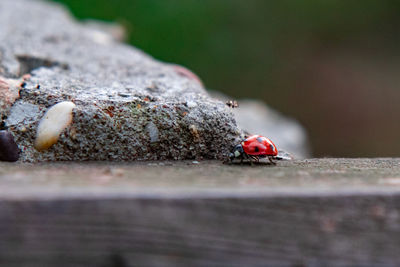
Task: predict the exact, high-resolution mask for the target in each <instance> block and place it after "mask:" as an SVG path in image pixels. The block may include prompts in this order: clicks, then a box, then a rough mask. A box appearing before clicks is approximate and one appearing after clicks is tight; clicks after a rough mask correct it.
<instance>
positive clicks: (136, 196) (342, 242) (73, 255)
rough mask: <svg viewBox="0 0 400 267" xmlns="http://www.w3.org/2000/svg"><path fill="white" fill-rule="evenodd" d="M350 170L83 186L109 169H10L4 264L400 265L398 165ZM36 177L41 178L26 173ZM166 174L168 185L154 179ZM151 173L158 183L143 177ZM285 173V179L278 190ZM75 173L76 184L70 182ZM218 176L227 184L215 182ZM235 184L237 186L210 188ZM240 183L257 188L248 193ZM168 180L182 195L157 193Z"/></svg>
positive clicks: (2, 179) (183, 167)
mask: <svg viewBox="0 0 400 267" xmlns="http://www.w3.org/2000/svg"><path fill="white" fill-rule="evenodd" d="M342 162H343V160H342V159H337V160H334V159H332V160H312V161H309V162H306V161H299V162H292V163H284V164H285V165H281V166H280V167H277V168H269V167H266V168H264V167H265V166H264V167H263V168H261V167H256V168H250V167H243V168H241V167H237V166H233V167H232V166H220V165H219V163H218V162H203V163H201V164H200V165H202V164H203V166H200V167H199V166H197V165H195V166H192V165H191V164H190V163H187V162H186V163H176V164H173V165H171V166H159V165H157V166H155V165H150V166H149V165H147V163H143V164H134V165H112V166H111V167H112V168H115V170H114V171H111V174H110V175H111V176H112V177H113V178H112V179H111V182H109V183H108V184H107V183H106V185H104V184H100V185H99V184H98V181H93V180H91V178H88V179H89V180H85V178H84V177H86V176H85V175H86V174H87V172H86V171H88V172H91V171H93V172H94V173H95V176H97V177H98V173H97V172H96V170H97V171H98V172H101V171H103V170H102V169H101V168H100V167H98V165H97V164H94V165H91V164H85V165H84V166H82V165H81V164H78V165H75V164H73V165H71V164H64V165H59V164H56V165H52V164H51V165H18V164H17V165H9V164H4V165H1V167H3V168H2V169H1V170H0V188H1V189H2V191H1V193H0V236H1V238H0V265H1V266H115V267H117V266H119V267H121V266H123V267H124V266H268V265H269V266H348V265H357V266H360V265H364V266H399V265H400V257H399V255H400V192H399V190H398V185H397V184H396V181H397V180H396V179H397V178H396V175H398V174H399V172H398V168H399V166H398V165H399V164H398V163H399V160H398V159H374V160H350V163H349V164H348V165H347V167H346V166H342V165H346V164H345V163H343V164H342ZM371 162H375V163H374V164H370V163H371ZM367 163H368V164H367ZM54 166H56V167H55V168H54ZM62 166H64V167H62ZM29 168H31V170H30V173H31V174H32V176H29V175H28V174H27V173H26V172H25V171H26V169H29ZM104 168H110V166H108V167H104ZM299 168H300V170H301V171H302V172H301V173H298V171H299ZM341 168H342V169H346V168H348V170H347V171H345V172H342V171H340V170H342V169H341ZM16 169H19V172H20V173H19V174H18V172H16ZM119 169H123V171H121V170H119ZM151 169H152V171H151ZM357 169H358V174H357V171H356V170H357ZM56 170H58V175H55V174H56V173H57V172H56ZM200 170H202V171H204V172H205V174H204V173H201V172H198V171H200ZM227 170H236V174H232V172H228V171H227ZM142 171H143V173H142ZM159 171H163V172H164V173H165V174H166V176H165V177H161V176H160V175H158V176H157V175H156V174H159ZM273 171H275V172H273ZM338 171H340V172H338ZM132 172H134V173H135V175H134V174H133V173H132ZM144 172H147V175H148V176H146V178H145V179H152V181H145V180H142V179H143V177H138V176H137V175H138V174H139V175H140V174H143V175H144ZM238 172H239V174H238ZM262 172H263V173H266V174H261V173H262ZM277 172H278V174H277ZM279 172H284V175H283V178H282V180H281V184H280V185H279V186H278V185H276V184H275V183H276V182H277V180H275V178H277V177H282V176H281V175H282V174H279ZM72 173H76V174H77V175H76V177H75V178H74V179H72V181H70V183H68V182H67V181H66V180H65V179H67V178H66V177H72V175H71V174H72ZM121 173H123V175H122V176H121ZM217 173H222V174H223V175H221V176H220V177H217V176H210V177H208V175H211V174H214V175H216V174H217ZM274 173H275V174H274ZM295 173H298V174H297V176H296V175H295ZM40 174H41V175H40ZM78 174H79V175H78ZM173 174H176V175H177V176H176V177H173V176H172V175H173ZM189 174H192V176H188V175H189ZM356 174H357V175H356ZM47 175H49V177H53V178H54V181H51V180H49V177H47ZM179 175H181V176H179ZM185 175H186V179H187V180H188V181H185V179H184V176H185ZM204 175H205V176H204ZM229 175H232V176H231V179H232V181H230V183H228V186H225V187H224V186H223V185H222V184H219V186H218V187H219V188H220V190H215V188H214V189H213V188H212V185H213V184H214V185H215V184H217V183H218V182H215V180H216V179H219V178H220V179H222V181H229V179H228V177H227V176H229ZM247 175H251V177H250V178H249V177H247ZM274 175H276V176H274ZM18 177H19V178H18ZM79 177H80V178H79ZM118 177H119V178H120V180H118ZM135 177H136V178H135ZM152 177H153V178H152ZM196 177H197V178H198V179H200V180H201V181H198V180H194V178H196ZM240 177H245V179H244V180H245V181H248V180H249V179H255V181H252V182H251V183H249V184H242V186H243V187H242V188H241V186H240V184H241V181H243V180H241V178H240ZM363 177H364V178H363ZM168 178H170V182H171V181H174V182H176V187H177V188H173V185H169V186H167V187H165V188H162V189H160V188H159V186H160V185H161V184H163V183H165V184H168V182H167V181H164V180H165V179H168ZM344 178H346V179H347V180H348V181H347V185H348V187H346V182H345V181H344V180H343V179H344ZM79 179H83V181H81V182H80V183H78V181H79ZM113 179H117V180H113ZM291 179H292V180H291ZM189 181H190V182H189ZM211 181H213V182H211ZM318 182H320V183H321V184H318ZM253 183H255V184H256V185H257V187H258V188H255V187H254V186H253ZM135 184H136V187H134V185H135ZM191 184H192V185H193V186H192V187H191V186H190V185H191ZM260 184H267V185H271V187H266V186H264V187H263V186H260ZM294 184H299V186H298V189H297V191H296V190H293V185H294ZM329 184H330V185H332V187H331V188H330V189H329V188H328V189H327V185H329ZM18 185H19V186H20V191H19V192H18V191H17V186H18ZM127 185H130V186H131V187H127ZM151 185H152V186H151ZM201 185H203V186H201ZM313 185H315V188H314V187H313ZM260 187H261V188H260ZM6 188H9V189H11V190H9V191H8V193H7V192H5V191H4V190H3V189H6ZM122 188H124V189H125V190H122ZM349 188H350V189H349ZM63 189H65V191H63Z"/></svg>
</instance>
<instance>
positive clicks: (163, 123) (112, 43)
mask: <svg viewBox="0 0 400 267" xmlns="http://www.w3.org/2000/svg"><path fill="white" fill-rule="evenodd" d="M0 25H1V26H0V78H1V79H2V80H4V79H14V80H16V81H20V80H21V81H22V76H24V77H25V78H24V79H23V80H24V82H23V83H21V84H20V86H19V87H18V93H19V98H18V99H12V100H10V101H7V103H6V104H2V105H1V106H0V112H1V114H2V116H3V114H4V116H3V118H2V128H4V129H8V130H9V131H10V132H12V133H13V135H14V137H15V140H16V142H17V144H18V146H19V148H20V149H21V152H22V153H21V160H22V161H29V162H35V161H54V160H116V161H131V160H159V159H164V160H165V159H175V160H176V159H195V158H197V159H201V158H209V159H213V158H222V157H224V156H225V155H226V154H227V153H228V151H229V150H230V149H231V147H232V146H233V145H234V144H235V143H237V142H238V141H239V140H240V138H241V137H240V135H241V130H240V129H239V128H238V127H237V126H236V122H235V119H234V117H233V115H232V113H231V111H230V110H229V108H227V107H226V106H225V105H224V103H222V102H220V101H217V100H214V99H212V98H210V97H209V96H208V94H207V92H206V91H205V89H204V88H203V87H202V84H201V82H199V80H198V79H197V78H194V76H191V75H189V74H188V72H185V73H184V74H182V70H181V69H179V68H177V67H176V66H174V65H171V64H166V63H162V62H159V61H156V60H154V59H153V58H151V57H150V56H148V55H146V54H145V53H143V52H141V51H139V50H137V49H135V48H134V47H131V46H128V45H125V44H121V43H119V42H118V41H117V40H116V38H115V37H113V36H111V35H110V34H109V33H107V32H101V30H99V29H98V28H96V29H95V28H93V27H90V26H85V25H84V24H80V23H77V22H76V21H74V20H73V19H72V18H71V16H70V15H69V14H68V13H67V12H66V11H65V9H64V8H62V7H60V6H59V5H56V4H54V3H50V2H44V1H36V0H35V1H31V0H2V1H0ZM26 74H29V75H26ZM6 87H7V86H5V85H4V84H3V85H2V86H1V89H0V93H2V92H4V90H5V89H4V88H6ZM62 101H71V102H73V103H74V104H75V105H76V108H75V109H74V112H73V123H72V124H71V126H69V127H68V128H67V129H66V130H65V131H64V132H63V133H62V134H61V135H60V138H59V140H58V142H57V143H56V144H55V145H53V146H52V147H51V148H50V149H48V150H46V151H43V152H38V151H36V150H35V149H34V147H33V143H34V138H35V135H36V131H37V127H38V122H39V120H40V118H41V117H42V116H43V114H44V113H45V112H46V111H47V109H48V108H49V107H51V106H53V105H55V104H57V103H59V102H62ZM14 102H15V103H14ZM192 125H193V126H192ZM190 127H191V128H190ZM193 127H195V129H196V131H195V135H194V134H193V133H194V131H193Z"/></svg>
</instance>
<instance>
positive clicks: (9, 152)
mask: <svg viewBox="0 0 400 267" xmlns="http://www.w3.org/2000/svg"><path fill="white" fill-rule="evenodd" d="M18 158H19V149H18V146H17V144H16V143H15V141H14V137H13V135H12V134H11V133H10V132H8V131H5V130H3V131H0V161H10V162H14V161H17V160H18Z"/></svg>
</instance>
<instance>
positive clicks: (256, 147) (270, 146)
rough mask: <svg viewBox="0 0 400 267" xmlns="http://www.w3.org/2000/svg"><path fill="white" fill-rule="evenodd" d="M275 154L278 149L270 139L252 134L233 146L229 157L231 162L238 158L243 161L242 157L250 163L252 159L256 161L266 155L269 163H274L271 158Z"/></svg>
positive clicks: (275, 155)
mask: <svg viewBox="0 0 400 267" xmlns="http://www.w3.org/2000/svg"><path fill="white" fill-rule="evenodd" d="M277 156H278V149H276V146H275V144H274V143H272V141H271V140H269V139H268V138H266V137H264V136H261V135H252V136H249V137H248V138H247V139H245V140H244V141H243V142H242V143H240V144H239V145H236V146H235V147H234V148H233V150H232V153H230V154H229V159H230V160H231V162H232V161H233V160H234V159H239V158H240V163H242V162H243V159H249V160H250V163H253V162H252V160H255V161H257V162H258V161H259V158H264V157H268V159H269V161H270V162H271V163H273V164H276V163H275V162H274V161H273V159H275V158H276V157H277Z"/></svg>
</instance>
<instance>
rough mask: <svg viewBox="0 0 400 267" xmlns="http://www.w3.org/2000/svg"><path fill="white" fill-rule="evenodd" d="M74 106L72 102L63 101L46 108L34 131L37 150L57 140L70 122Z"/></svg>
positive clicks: (47, 146)
mask: <svg viewBox="0 0 400 267" xmlns="http://www.w3.org/2000/svg"><path fill="white" fill-rule="evenodd" d="M74 108H75V104H74V103H72V102H69V101H65V102H61V103H58V104H56V105H54V106H52V107H51V108H49V110H47V112H46V114H44V116H43V118H42V120H41V121H40V123H39V126H38V130H37V133H36V140H35V148H36V149H37V150H38V151H42V150H46V149H48V148H49V147H51V146H52V145H53V144H55V143H56V142H57V140H58V138H59V136H60V134H61V133H62V132H63V131H64V129H65V128H67V126H68V125H70V124H71V122H72V110H73V109H74Z"/></svg>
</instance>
